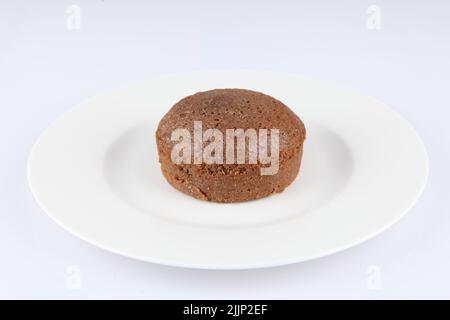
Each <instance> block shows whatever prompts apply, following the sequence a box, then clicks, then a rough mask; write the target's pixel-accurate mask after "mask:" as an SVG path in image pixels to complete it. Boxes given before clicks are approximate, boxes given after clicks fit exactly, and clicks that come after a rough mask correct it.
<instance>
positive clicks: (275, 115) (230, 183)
mask: <svg viewBox="0 0 450 320" xmlns="http://www.w3.org/2000/svg"><path fill="white" fill-rule="evenodd" d="M305 136H306V130H305V126H304V124H303V122H302V121H301V120H300V118H299V117H298V116H297V115H296V114H295V113H294V112H293V111H292V110H290V109H289V108H288V107H287V106H286V105H284V104H283V103H282V102H280V101H278V100H276V99H275V98H272V97H271V96H268V95H266V94H263V93H259V92H255V91H250V90H243V89H216V90H210V91H206V92H199V93H196V94H194V95H191V96H188V97H185V98H183V99H182V100H180V101H179V102H178V103H176V104H175V105H174V106H173V107H172V108H171V109H170V110H169V112H168V113H167V114H166V115H165V116H164V117H163V118H162V119H161V121H160V123H159V126H158V129H157V132H156V142H157V147H158V153H159V162H160V164H161V171H162V173H163V175H164V177H165V178H166V180H167V181H168V182H169V183H170V184H171V185H172V186H173V187H175V188H176V189H178V190H179V191H181V192H184V193H186V194H188V195H190V196H193V197H195V198H197V199H202V200H207V201H215V202H240V201H248V200H255V199H259V198H263V197H267V196H269V195H271V194H274V193H277V192H281V191H283V190H284V189H285V188H286V187H287V186H288V185H289V184H291V183H292V181H294V179H295V178H296V176H297V174H298V172H299V169H300V164H301V158H302V152H303V142H304V140H305Z"/></svg>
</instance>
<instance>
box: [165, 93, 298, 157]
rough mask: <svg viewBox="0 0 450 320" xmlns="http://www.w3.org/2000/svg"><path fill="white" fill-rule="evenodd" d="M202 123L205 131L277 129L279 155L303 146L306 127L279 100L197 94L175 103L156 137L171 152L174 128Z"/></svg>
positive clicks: (256, 95)
mask: <svg viewBox="0 0 450 320" xmlns="http://www.w3.org/2000/svg"><path fill="white" fill-rule="evenodd" d="M194 121H201V122H202V124H203V128H204V130H206V129H209V128H213V129H219V130H221V131H222V132H224V133H225V130H226V129H244V130H245V129H255V130H258V129H279V130H280V151H281V152H286V151H288V150H289V149H291V148H293V147H295V146H298V145H299V144H301V143H303V140H304V139H305V132H306V131H305V127H304V125H303V122H302V121H301V120H300V118H299V117H298V116H297V115H296V114H295V113H294V112H293V111H292V110H290V109H289V108H288V107H287V106H286V105H284V104H283V103H282V102H280V101H279V100H277V99H275V98H273V97H271V96H268V95H266V94H263V93H260V92H256V91H251V90H245V89H215V90H210V91H205V92H198V93H196V94H193V95H191V96H187V97H185V98H183V99H181V100H180V101H179V102H177V103H176V104H175V105H174V106H173V107H172V108H171V109H170V111H169V112H168V113H167V114H166V115H165V116H164V117H163V118H162V120H161V122H160V123H159V127H158V131H157V135H158V136H159V137H160V139H162V140H163V141H166V142H167V147H168V148H170V145H171V141H170V136H171V132H172V131H173V130H174V129H175V128H186V129H188V130H190V131H192V130H193V123H194Z"/></svg>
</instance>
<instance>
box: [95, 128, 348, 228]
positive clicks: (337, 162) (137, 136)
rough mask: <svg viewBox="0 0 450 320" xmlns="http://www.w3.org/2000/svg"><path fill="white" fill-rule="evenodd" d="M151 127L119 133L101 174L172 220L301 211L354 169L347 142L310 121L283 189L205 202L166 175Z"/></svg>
mask: <svg viewBox="0 0 450 320" xmlns="http://www.w3.org/2000/svg"><path fill="white" fill-rule="evenodd" d="M152 129H153V126H152V125H150V124H141V125H136V126H135V127H133V128H131V129H129V130H128V131H125V132H124V133H122V134H121V135H120V136H118V137H117V139H116V140H115V141H114V142H113V143H112V144H111V146H110V147H109V149H108V151H107V153H106V155H105V159H104V175H105V178H106V180H107V182H108V184H109V185H110V187H111V188H112V190H113V191H114V192H115V193H116V195H117V196H119V197H120V198H121V199H122V200H124V201H125V202H126V203H128V205H130V206H132V207H134V208H135V209H137V210H139V211H140V212H142V213H143V214H149V215H156V216H158V217H159V218H162V219H166V220H170V221H172V222H177V223H182V224H190V225H196V226H209V227H210V226H216V227H248V226H258V225H263V224H271V223H275V222H278V221H281V220H285V219H288V218H294V217H302V216H304V215H306V214H307V213H308V214H312V213H313V212H314V210H315V209H317V208H319V207H321V206H323V205H325V204H326V203H328V202H329V201H331V200H332V199H333V198H334V197H335V196H336V195H337V194H339V193H340V192H341V191H342V189H343V188H344V186H345V185H346V183H347V181H348V180H349V178H350V176H351V173H352V170H353V160H352V156H351V153H350V149H349V148H348V146H347V145H346V144H345V142H344V141H343V140H342V139H341V138H340V137H339V136H338V135H337V134H336V133H334V132H332V131H330V130H329V129H327V128H325V127H322V126H319V125H313V124H310V126H309V127H308V128H307V131H308V133H307V140H306V141H305V145H304V155H303V160H302V166H301V168H300V174H299V175H298V176H297V179H296V180H295V181H294V182H293V183H292V184H291V185H290V186H289V187H287V188H286V190H284V191H283V192H282V193H280V194H275V195H272V196H270V197H268V198H264V199H260V200H255V201H250V202H244V203H233V204H218V203H212V202H204V201H201V200H197V199H194V198H191V197H189V196H186V195H184V194H183V193H181V192H179V191H177V190H175V189H174V188H172V187H171V186H170V185H169V184H168V183H167V182H166V181H165V179H164V177H163V176H162V174H161V172H160V168H159V163H158V155H157V149H156V142H155V134H154V132H155V130H152ZM293 198H294V199H296V201H292V199H293ZM289 199H290V200H289ZM237 209H238V210H237Z"/></svg>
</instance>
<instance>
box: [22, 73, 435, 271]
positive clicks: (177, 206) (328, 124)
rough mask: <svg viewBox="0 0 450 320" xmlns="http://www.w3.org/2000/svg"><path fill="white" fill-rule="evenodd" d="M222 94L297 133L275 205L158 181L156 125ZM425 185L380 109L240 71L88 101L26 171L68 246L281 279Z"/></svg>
mask: <svg viewBox="0 0 450 320" xmlns="http://www.w3.org/2000/svg"><path fill="white" fill-rule="evenodd" d="M227 87H233V88H247V89H252V90H257V91H262V92H264V93H267V94H269V95H272V96H274V97H276V98H278V99H279V100H281V101H283V102H284V103H285V104H287V105H288V106H290V107H291V108H292V109H293V110H294V111H295V112H296V113H297V114H298V115H299V116H300V117H301V118H302V119H303V121H304V123H305V125H306V127H307V132H308V133H307V140H306V142H305V149H304V158H303V164H302V168H301V174H300V176H299V177H298V178H297V179H296V181H295V182H294V183H293V184H292V185H291V186H290V187H288V188H287V189H286V190H285V191H284V192H283V193H281V194H277V195H274V196H271V197H269V198H265V199H261V200H257V201H252V202H246V203H240V204H216V203H208V202H203V201H199V200H196V199H193V198H191V197H188V196H186V195H184V194H182V193H180V192H178V191H177V190H175V189H173V188H172V187H171V186H170V185H169V184H168V183H167V182H166V181H165V180H164V178H163V176H162V175H161V173H160V169H159V164H158V159H157V152H156V147H155V136H154V134H155V130H156V127H157V124H158V121H159V120H160V118H161V117H162V116H163V115H164V114H165V113H166V112H167V111H168V110H169V108H170V107H171V106H172V105H173V104H174V103H175V102H177V101H178V100H179V99H180V98H182V97H184V96H186V95H189V94H192V93H195V92H197V91H205V90H209V89H213V88H227ZM427 173H428V160H427V154H426V150H425V148H424V145H423V144H422V142H421V140H420V138H419V137H418V135H417V134H416V132H415V131H414V129H413V128H412V127H411V125H410V124H409V123H408V122H406V121H405V120H403V119H402V118H401V117H400V116H399V115H398V114H396V113H395V112H393V111H392V110H391V109H390V108H388V107H386V106H385V105H383V104H382V103H380V102H379V101H376V100H375V99H372V98H369V97H367V96H363V95H360V94H358V93H355V92H353V91H350V90H348V89H346V88H342V87H340V86H337V85H334V84H331V83H328V82H323V81H319V80H314V79H310V78H304V77H297V76H290V75H283V74H273V73H266V72H244V71H238V72H237V71H230V72H200V73H192V74H183V75H175V76H167V77H161V78H157V79H153V80H149V81H146V82H143V83H140V84H136V85H132V86H129V87H126V88H122V89H119V90H116V91H113V92H111V93H108V94H102V95H99V96H97V97H95V98H92V99H89V100H88V101H85V102H83V103H81V104H80V105H79V106H77V107H76V108H74V109H73V110H72V111H70V112H68V113H67V114H65V115H64V116H63V117H61V118H60V119H59V120H57V121H55V122H54V123H53V124H52V125H51V126H50V127H49V128H47V129H46V130H45V132H44V133H43V134H42V136H41V137H40V138H39V140H38V141H37V143H36V144H35V146H34V148H33V150H32V152H31V156H30V159H29V166H28V177H29V183H30V186H31V190H32V192H33V194H34V196H35V198H36V199H37V201H38V203H39V204H40V205H41V207H42V208H43V209H44V210H45V212H47V213H48V215H50V217H52V218H53V219H54V220H55V221H56V222H57V223H58V224H60V225H61V226H62V227H64V228H65V229H67V230H68V231H70V232H71V233H73V234H75V235H77V236H78V237H80V238H82V239H84V240H86V241H88V242H90V243H92V244H94V245H97V246H99V247H102V248H104V249H107V250H110V251H112V252H115V253H118V254H122V255H125V256H128V257H132V258H136V259H140V260H145V261H149V262H155V263H161V264H167V265H173V266H183V267H193V268H214V269H245V268H259V267H267V266H277V265H284V264H289V263H294V262H300V261H305V260H309V259H313V258H317V257H321V256H324V255H328V254H331V253H334V252H337V251H340V250H343V249H345V248H349V247H351V246H353V245H356V244H358V243H361V242H362V241H364V240H367V239H369V238H371V237H372V236H374V235H376V234H378V233H379V232H381V231H383V230H385V229H386V228H387V227H389V226H391V225H392V224H393V223H395V222H396V221H398V220H399V219H400V218H401V217H402V216H403V215H404V214H405V213H406V212H407V211H408V209H410V208H411V206H412V205H413V204H414V203H415V201H416V200H417V198H418V197H419V195H420V193H421V191H422V189H423V188H424V185H425V182H426V178H427Z"/></svg>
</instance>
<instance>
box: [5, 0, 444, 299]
mask: <svg viewBox="0 0 450 320" xmlns="http://www.w3.org/2000/svg"><path fill="white" fill-rule="evenodd" d="M71 4H75V5H78V6H79V7H80V9H81V29H80V30H72V31H71V30H68V29H67V27H66V20H67V17H68V15H67V14H66V8H67V6H68V5H71ZM372 4H376V5H378V6H379V7H380V9H381V18H382V20H381V30H370V29H368V28H367V27H366V19H367V18H368V15H367V14H366V10H367V8H368V6H369V5H372ZM449 57H450V1H448V0H434V1H419V0H403V1H400V0H389V1H387V0H377V1H376V2H372V1H365V0H343V1H331V0H329V1H324V0H321V1H294V0H292V1H268V0H258V1H256V0H255V1H242V0H241V1H238V0H232V1H231V0H227V1H223V0H222V1H217V0H209V1H192V0H190V1H181V0H178V1H173V0H172V1H119V0H104V1H100V0H89V1H87V0H85V1H81V0H73V1H70V2H68V1H18V0H14V1H13V0H11V1H5V0H0V148H1V156H0V298H161V299H167V298H186V299H197V298H201V299H216V298H222V299H231V298H236V299H240V298H254V299H259V298H267V299H278V298H287V299H301V298H374V299H379V298H450V215H449V214H450V210H449V209H450V204H449V181H450V169H449V164H450V143H449V142H450V129H449V124H448V123H449V119H448V118H449V117H450V105H449V101H450V88H449V85H450V75H449V72H450V58H449ZM230 68H233V69H239V68H245V69H259V70H261V69H263V70H269V71H282V72H289V73H294V74H301V75H309V76H314V77H317V78H321V79H326V80H332V81H335V82H338V83H340V84H344V85H347V86H349V87H352V88H354V89H355V90H357V91H360V92H363V93H365V94H368V95H371V96H373V97H376V98H378V99H380V100H382V101H384V102H385V103H387V104H388V105H391V106H392V107H393V108H394V109H395V110H397V111H398V112H399V113H400V114H402V115H403V116H404V117H405V118H406V119H408V120H409V121H410V122H411V123H412V124H413V125H414V127H415V128H416V129H417V131H418V132H419V134H420V135H421V136H422V138H423V140H424V141H425V144H426V146H427V149H428V153H429V157H430V177H429V180H428V185H427V188H426V190H425V192H424V194H423V196H422V197H421V199H420V200H419V202H418V203H417V205H416V206H415V207H414V209H412V210H411V211H410V212H409V214H408V215H407V216H406V217H405V218H404V219H403V220H402V221H401V222H399V223H398V224H396V225H395V226H393V227H392V228H391V229H389V230H388V231H386V232H384V233H383V234H381V235H380V236H378V237H376V238H375V239H372V240H370V241H368V242H366V243H364V244H362V245H359V246H357V247H355V248H352V249H349V250H347V251H345V252H342V253H339V254H336V255H333V256H329V257H326V258H322V259H319V260H314V261H310V262H306V263H301V264H296V265H290V266H286V267H278V268H271V269H261V270H250V271H205V270H188V269H181V268H173V267H165V266H159V265H153V264H148V263H144V262H139V261H134V260H131V259H128V258H123V257H120V256H117V255H114V254H111V253H108V252H106V251H103V250H101V249H98V248H96V247H93V246H91V245H89V244H87V243H85V242H83V241H81V240H79V239H77V238H75V237H74V236H72V235H70V234H68V233H66V232H65V231H64V230H62V229H61V228H59V227H58V226H57V225H56V224H55V223H54V222H52V221H51V220H50V219H49V218H48V217H47V216H46V215H45V213H44V212H43V211H42V210H41V209H40V208H39V207H38V206H37V204H36V203H35V201H34V200H33V198H32V196H31V194H30V192H29V190H28V186H27V181H26V163H27V157H28V154H29V151H30V148H31V146H32V145H33V143H34V142H35V140H36V138H37V137H38V136H39V134H40V133H41V132H42V130H43V129H45V127H46V126H47V125H49V124H50V123H51V122H52V121H53V120H55V118H57V117H58V116H60V115H62V114H63V113H64V112H66V111H67V110H69V109H70V108H71V107H72V106H73V105H75V104H77V103H78V102H80V101H81V100H83V99H85V98H88V97H90V96H93V95H96V94H98V93H99V92H104V91H108V90H111V89H114V88H115V87H117V86H123V85H126V84H128V83H130V82H136V81H139V80H143V79H147V78H149V77H152V76H156V75H162V74H167V73H177V72H183V71H194V70H204V69H230ZM71 266H74V267H75V269H72V268H71ZM370 266H376V268H375V270H378V271H379V272H380V279H381V287H379V288H378V290H374V288H373V287H372V286H370V285H369V286H368V285H367V283H368V282H369V283H370V280H371V279H373V278H371V276H374V273H373V272H372V273H371V270H372V269H371V268H370ZM73 270H75V272H76V271H77V270H79V271H80V276H81V278H80V280H81V282H80V284H81V287H80V288H77V287H76V286H75V287H74V286H73V282H71V280H73V277H71V275H73V273H71V272H72V271H73ZM368 272H369V273H368ZM71 284H72V285H71Z"/></svg>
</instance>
